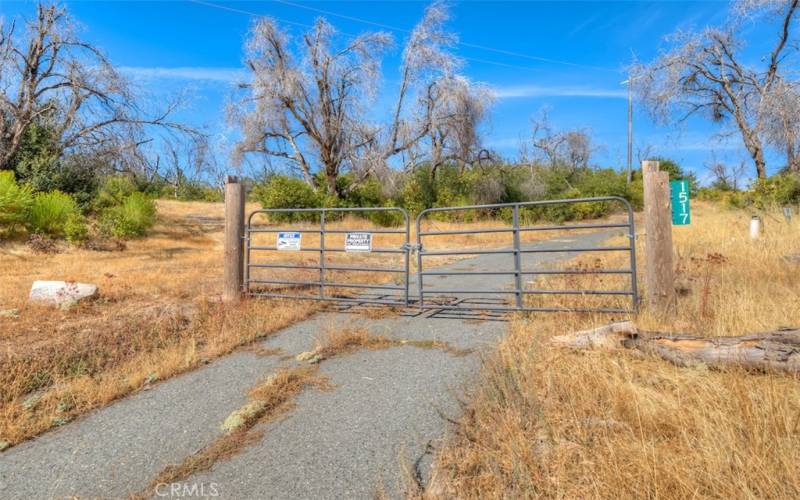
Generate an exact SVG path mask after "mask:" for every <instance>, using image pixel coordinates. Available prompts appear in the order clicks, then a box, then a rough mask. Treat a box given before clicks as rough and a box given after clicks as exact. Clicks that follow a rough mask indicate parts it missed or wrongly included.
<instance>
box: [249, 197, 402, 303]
mask: <svg viewBox="0 0 800 500" xmlns="http://www.w3.org/2000/svg"><path fill="white" fill-rule="evenodd" d="M391 214H394V215H395V217H399V220H398V222H400V224H399V225H398V226H397V228H385V227H380V228H375V227H369V226H372V225H371V224H368V220H366V219H364V218H363V217H364V216H366V217H370V216H373V217H375V216H386V215H391ZM348 215H360V216H362V217H360V218H348V217H347V216H348ZM270 216H277V218H279V219H289V220H292V219H305V222H302V223H298V222H291V223H286V224H285V228H276V227H275V226H274V225H273V223H274V221H271V220H267V221H264V222H266V223H264V222H261V221H259V220H256V219H259V218H260V219H264V218H267V219H269V217H270ZM409 232H410V229H409V217H408V213H407V212H406V211H405V210H403V209H401V208H388V207H375V208H297V209H263V210H255V211H253V212H251V213H250V215H249V216H248V217H247V224H246V226H245V232H244V239H245V262H244V288H245V290H244V291H245V293H246V294H248V295H250V296H258V297H275V298H287V299H307V300H325V301H330V300H333V301H337V302H354V303H369V304H387V305H403V306H406V305H408V303H409V293H408V290H409V280H408V275H409V252H410V246H409ZM270 235H274V240H272V241H270ZM304 235H308V237H307V238H306V239H311V242H310V243H309V242H306V244H304V243H303V236H304ZM341 238H343V240H344V241H343V242H340V241H338V240H339V239H341ZM393 238H394V239H396V240H399V241H395V242H385V241H380V242H379V244H382V245H385V246H378V247H373V241H374V240H381V239H393ZM259 239H260V241H257V240H259ZM273 242H274V244H269V243H273ZM298 252H299V253H298ZM306 253H310V254H311V255H315V256H316V259H307V258H304V257H302V256H303V255H305V254H306ZM356 254H358V255H356ZM267 256H269V257H271V258H267ZM347 256H354V259H352V260H355V261H356V262H354V263H350V262H347V259H344V258H341V257H347ZM381 256H382V257H381ZM386 256H389V257H392V256H394V257H397V258H396V259H395V260H397V261H399V262H398V265H396V266H394V267H392V266H386V265H385V262H384V261H385V260H391V259H386V258H385V257H386ZM337 257H340V258H338V259H337ZM359 257H360V258H359ZM309 260H310V261H309ZM336 260H339V262H332V261H336ZM342 260H344V262H341V261H342ZM364 261H367V263H368V264H369V263H370V262H375V261H378V262H375V265H365V264H364ZM260 270H267V271H268V274H266V275H262V274H260ZM354 273H355V274H357V273H376V274H379V275H381V276H384V277H385V276H387V275H389V276H395V277H396V278H397V279H396V280H395V282H394V283H393V284H387V283H384V282H383V281H384V280H375V281H377V283H376V282H375V281H373V282H369V283H367V282H360V281H353V280H351V279H350V278H352V277H353V274H354ZM348 290H349V291H355V292H357V293H355V294H353V293H347V291H348Z"/></svg>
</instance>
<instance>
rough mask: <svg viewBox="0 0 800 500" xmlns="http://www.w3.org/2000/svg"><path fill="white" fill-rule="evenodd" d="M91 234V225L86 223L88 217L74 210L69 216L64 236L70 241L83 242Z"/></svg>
mask: <svg viewBox="0 0 800 500" xmlns="http://www.w3.org/2000/svg"><path fill="white" fill-rule="evenodd" d="M88 236H89V226H88V225H87V224H86V217H84V216H83V214H81V213H79V212H74V213H72V214H70V215H69V217H67V222H66V224H64V237H65V238H66V239H67V241H69V242H70V243H82V242H84V241H86V239H87V238H88Z"/></svg>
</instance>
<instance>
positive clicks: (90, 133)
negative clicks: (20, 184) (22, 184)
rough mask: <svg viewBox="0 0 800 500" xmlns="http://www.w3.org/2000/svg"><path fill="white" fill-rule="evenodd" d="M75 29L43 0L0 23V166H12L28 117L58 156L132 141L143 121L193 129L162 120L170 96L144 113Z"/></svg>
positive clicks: (134, 143)
mask: <svg viewBox="0 0 800 500" xmlns="http://www.w3.org/2000/svg"><path fill="white" fill-rule="evenodd" d="M76 31H77V30H76V28H75V24H74V23H73V21H72V19H71V18H70V17H69V16H68V14H67V12H66V10H65V9H64V8H61V7H56V6H54V5H45V4H39V5H38V7H37V9H36V16H35V17H34V18H33V19H31V20H29V21H27V22H25V23H24V25H23V26H22V27H20V26H18V25H17V23H16V22H14V21H12V22H11V23H10V24H8V25H6V26H2V25H0V169H8V168H11V167H12V165H11V162H12V160H13V158H14V157H15V155H16V154H17V152H18V151H19V148H20V147H21V145H22V143H23V139H24V137H25V133H26V130H28V128H29V127H31V126H32V125H34V124H36V125H41V126H43V127H46V128H47V129H48V131H49V132H51V133H52V135H53V137H54V138H55V145H54V147H55V148H56V149H57V153H58V154H59V155H63V154H64V153H65V152H70V151H72V152H86V151H87V150H92V151H107V152H112V151H114V152H119V151H121V150H125V149H127V148H130V147H138V146H139V145H141V144H144V143H146V142H147V139H144V138H143V137H142V136H143V135H144V134H143V131H144V129H146V128H148V127H158V128H161V129H169V130H171V131H174V132H177V133H196V132H194V131H193V130H191V129H190V128H188V127H186V126H185V125H182V124H180V123H176V122H173V121H171V120H170V116H171V114H172V112H173V111H174V110H175V109H176V107H177V106H178V102H177V101H176V102H174V103H170V104H168V105H167V106H166V109H164V110H162V111H157V112H154V113H152V114H149V113H145V112H144V111H143V107H142V105H141V103H139V102H137V100H136V99H135V97H134V95H133V93H132V92H131V90H130V88H129V87H128V85H127V82H126V81H125V79H124V78H123V77H122V76H121V75H120V74H119V73H118V72H117V71H116V69H115V68H114V67H113V66H112V64H111V63H110V61H109V60H108V59H107V58H106V56H105V55H104V54H103V53H102V52H101V51H100V50H99V49H98V48H96V47H95V46H93V45H91V44H89V43H88V42H86V41H84V40H82V39H80V38H79V37H78V35H77V33H76Z"/></svg>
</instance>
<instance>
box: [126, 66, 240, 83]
mask: <svg viewBox="0 0 800 500" xmlns="http://www.w3.org/2000/svg"><path fill="white" fill-rule="evenodd" d="M119 71H120V72H122V73H124V74H126V75H128V76H130V77H132V78H141V79H151V80H156V79H160V80H200V81H210V82H226V83H235V82H238V81H243V80H245V79H246V78H247V72H246V71H245V70H244V69H242V68H214V67H191V66H185V67H177V68H162V67H140V66H122V67H120V68H119Z"/></svg>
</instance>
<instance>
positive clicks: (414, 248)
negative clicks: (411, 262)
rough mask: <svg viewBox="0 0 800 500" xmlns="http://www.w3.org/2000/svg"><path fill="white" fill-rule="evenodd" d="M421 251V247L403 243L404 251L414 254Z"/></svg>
mask: <svg viewBox="0 0 800 500" xmlns="http://www.w3.org/2000/svg"><path fill="white" fill-rule="evenodd" d="M421 249H422V245H416V244H414V243H403V250H405V251H407V252H411V253H414V252H418V251H419V250H421Z"/></svg>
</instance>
